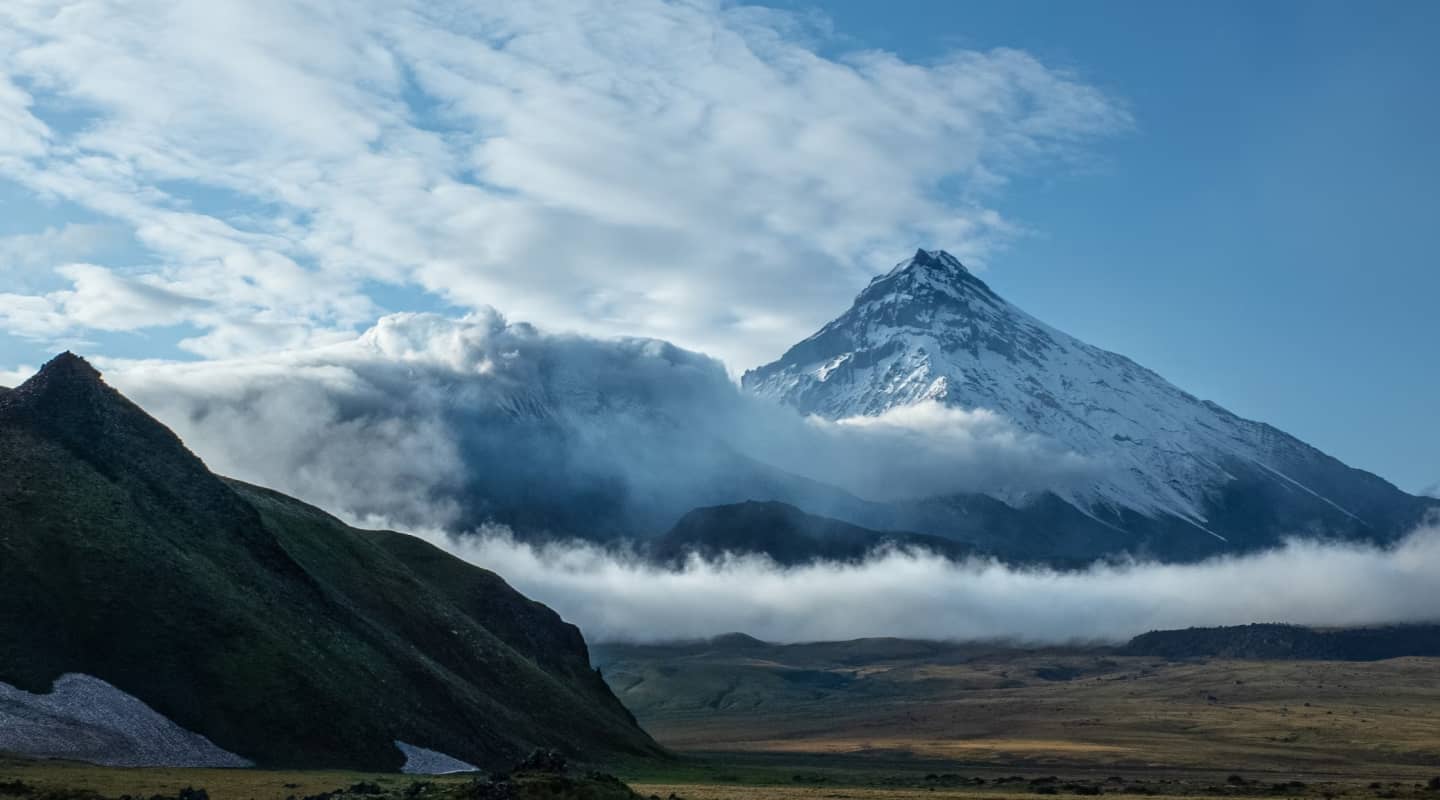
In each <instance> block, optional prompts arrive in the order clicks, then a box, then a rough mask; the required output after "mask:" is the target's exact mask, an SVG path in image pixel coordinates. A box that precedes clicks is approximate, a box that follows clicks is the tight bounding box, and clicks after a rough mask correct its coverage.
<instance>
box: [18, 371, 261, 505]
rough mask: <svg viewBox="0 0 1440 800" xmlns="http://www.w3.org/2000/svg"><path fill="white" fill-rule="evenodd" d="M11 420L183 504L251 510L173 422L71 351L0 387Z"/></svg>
mask: <svg viewBox="0 0 1440 800" xmlns="http://www.w3.org/2000/svg"><path fill="white" fill-rule="evenodd" d="M11 425H13V426H15V427H16V428H17V429H24V430H28V431H30V432H31V433H32V434H34V435H38V436H39V437H40V438H41V439H44V440H48V441H50V442H52V443H54V444H58V445H60V446H62V447H64V448H65V449H66V450H67V451H69V452H70V453H72V454H73V455H75V456H77V457H79V458H80V459H81V460H83V461H85V462H87V463H88V464H90V465H91V466H92V467H94V468H95V469H97V470H98V471H99V472H100V473H101V474H103V475H107V476H110V477H112V478H114V479H117V480H137V481H142V482H145V483H148V484H151V485H153V486H156V487H161V488H160V491H162V492H164V493H167V494H173V495H175V496H177V497H181V498H182V499H180V500H178V501H177V502H178V503H179V504H181V505H187V506H192V507H200V506H204V507H206V508H209V509H212V510H213V509H223V510H225V511H226V512H227V513H249V514H253V512H246V511H244V510H243V509H241V508H240V505H241V504H239V501H238V500H236V499H235V498H234V496H233V494H232V493H231V492H230V491H229V490H228V489H226V488H225V486H224V484H223V483H221V481H220V479H219V478H217V477H216V476H214V475H213V474H211V473H210V471H209V470H208V469H207V468H206V467H205V464H204V463H203V462H202V461H201V460H200V459H199V458H198V457H197V456H196V455H195V454H194V453H192V452H190V450H189V449H188V448H186V447H185V445H184V444H183V443H182V442H181V441H180V439H179V437H177V436H176V435H175V434H174V433H173V432H172V431H171V430H170V429H169V428H167V427H165V425H164V424H163V423H161V422H160V421H159V420H157V419H155V418H154V417H151V416H150V415H149V414H147V413H146V412H145V410H144V409H142V408H140V407H139V406H137V405H135V404H134V403H132V402H131V401H130V400H129V399H127V398H126V397H125V396H124V395H122V394H121V393H120V392H118V391H116V390H115V389H114V388H113V387H111V386H110V385H109V384H107V383H105V381H104V380H103V379H102V378H101V377H100V371H99V370H97V369H95V367H93V366H91V364H90V362H88V361H86V360H85V359H83V358H81V357H80V356H78V355H76V354H74V353H71V352H69V351H66V352H64V353H61V354H60V355H58V356H55V357H54V358H52V359H50V361H49V362H47V363H46V364H45V366H43V367H41V368H40V371H39V372H37V373H35V374H34V375H33V376H31V378H30V379H29V380H27V381H25V382H24V383H22V384H20V385H19V386H17V387H15V388H14V389H12V390H10V391H8V392H4V393H3V394H0V426H11Z"/></svg>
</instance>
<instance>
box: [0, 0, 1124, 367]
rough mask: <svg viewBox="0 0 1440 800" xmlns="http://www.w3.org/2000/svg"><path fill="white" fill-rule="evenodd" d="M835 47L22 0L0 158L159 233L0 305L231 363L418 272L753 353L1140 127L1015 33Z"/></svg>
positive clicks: (597, 3)
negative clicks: (916, 53)
mask: <svg viewBox="0 0 1440 800" xmlns="http://www.w3.org/2000/svg"><path fill="white" fill-rule="evenodd" d="M836 45H837V40H835V39H832V38H831V37H830V35H829V33H828V32H827V30H826V25H825V23H824V20H822V19H817V18H815V17H811V16H800V15H793V14H788V13H784V12H779V11H774V10H769V9H764V8H760V7H752V6H740V5H734V4H731V3H728V2H719V1H718V0H714V1H712V0H671V1H668V2H667V1H665V0H626V2H605V1H604V0H593V1H582V0H566V1H564V2H560V1H559V0H549V1H542V2H501V3H489V2H486V3H481V2H473V0H440V1H439V2H432V1H431V0H425V2H421V0H404V1H402V2H378V1H377V2H362V3H352V2H345V3H341V2H338V1H337V2H307V3H300V2H290V1H287V0H267V1H266V2H251V0H212V1H211V2H205V3H178V4H177V3H168V2H142V3H139V4H136V3H132V2H120V0H86V2H82V3H69V2H67V3H61V2H58V0H55V1H52V0H34V1H33V2H23V3H10V4H6V5H5V6H4V7H3V8H0V75H3V76H4V77H0V178H3V179H8V180H9V181H12V182H14V183H15V184H18V185H19V186H22V187H24V191H26V192H28V193H29V194H30V196H31V197H32V198H34V199H36V200H37V201H38V200H43V201H45V202H51V203H53V204H55V207H56V208H61V209H63V208H71V207H73V208H78V209H83V211H84V212H85V214H87V215H90V216H98V217H100V218H102V219H105V220H109V221H110V224H113V225H114V226H115V227H116V228H117V229H120V230H121V231H122V232H123V234H124V235H125V236H127V237H129V236H133V238H134V240H135V242H136V243H138V246H139V247H140V248H141V249H140V251H139V255H137V256H136V257H135V260H133V261H126V262H125V263H102V264H92V265H75V266H70V264H71V262H72V260H73V259H75V258H76V252H75V250H76V248H75V246H74V245H75V242H74V241H73V240H74V238H75V236H62V235H58V234H48V236H49V239H48V240H47V239H46V237H47V234H46V233H45V231H43V230H36V231H34V232H32V233H29V234H25V235H32V236H33V237H38V238H32V239H31V240H29V242H28V244H29V245H30V246H31V247H32V250H31V251H30V252H32V253H33V252H39V251H36V250H34V249H33V248H38V247H41V246H44V250H43V252H44V253H45V254H46V255H45V256H44V258H43V260H44V261H45V262H46V263H44V265H43V266H42V265H37V264H33V263H32V264H31V265H29V267H28V268H29V269H31V270H34V271H37V273H43V275H41V276H40V277H41V278H43V280H41V279H39V278H37V279H36V280H34V281H29V282H27V283H29V284H32V285H31V286H30V287H29V288H28V290H27V291H25V292H15V293H13V294H12V295H7V296H6V297H5V298H4V303H3V305H0V308H3V311H0V328H3V329H5V330H9V331H10V332H12V333H17V334H20V335H24V336H29V337H34V338H37V339H41V340H45V341H49V340H52V339H53V338H54V337H58V336H62V335H74V334H83V333H84V332H86V331H90V330H134V329H143V328H149V327H153V326H157V325H169V324H175V323H177V322H183V323H185V324H186V325H188V326H191V327H189V328H187V330H188V331H189V332H190V334H189V335H188V336H187V338H185V339H184V341H183V342H182V346H183V347H185V348H187V349H189V350H191V351H193V352H195V353H197V354H201V355H204V356H210V357H227V356H235V355H244V354H250V353H255V352H261V351H266V350H271V349H276V348H283V347H295V346H304V345H312V344H317V343H325V342H329V341H333V340H335V339H337V338H346V337H348V336H349V335H352V334H353V332H354V330H356V329H357V328H358V327H359V326H362V325H365V324H368V323H369V322H370V321H371V320H373V319H374V318H375V317H376V316H377V315H378V314H379V313H380V312H381V311H383V310H387V309H388V310H397V309H396V307H395V306H396V304H402V306H403V305H408V301H407V300H402V299H399V298H401V297H402V295H397V294H395V293H394V292H392V291H390V290H387V289H386V288H385V287H404V288H405V291H406V292H407V293H411V294H405V295H403V297H407V298H408V297H413V292H414V291H415V290H416V289H418V290H419V291H420V292H421V295H422V296H427V295H428V298H427V302H431V303H438V302H448V303H452V304H455V305H457V306H460V307H462V308H471V309H478V308H479V307H481V306H484V305H495V306H498V307H501V308H505V309H507V310H508V311H510V312H512V313H515V314H517V315H518V316H520V317H522V318H525V319H532V320H535V321H537V322H541V323H544V324H546V325H547V326H549V327H552V328H557V329H567V330H581V331H585V332H590V333H597V334H607V335H609V334H616V333H625V334H637V335H645V336H655V337H660V338H664V339H667V340H670V341H675V342H679V343H682V344H685V345H687V346H690V347H697V348H699V349H703V350H704V351H706V352H709V353H714V354H716V355H718V356H720V357H722V358H725V359H726V360H727V361H729V362H730V363H731V364H733V365H737V366H743V365H745V364H751V363H758V362H759V361H761V360H762V359H764V358H766V357H769V356H771V355H773V354H774V353H775V351H776V350H777V349H778V348H780V347H783V346H784V345H785V344H786V343H788V342H790V341H794V340H796V339H798V338H800V336H802V335H803V334H804V333H807V332H808V331H809V330H811V329H812V328H813V327H815V326H816V325H817V324H818V323H820V322H821V321H823V320H824V319H827V318H828V317H829V316H830V315H832V314H833V312H834V311H835V310H836V309H838V308H841V307H843V306H844V304H845V302H846V301H847V300H848V296H849V294H850V291H851V288H850V287H854V286H857V285H861V284H863V282H864V279H865V278H867V277H868V276H869V275H870V274H871V273H872V272H874V271H876V270H877V269H878V268H879V266H881V265H884V264H887V263H889V262H890V261H893V260H894V259H895V258H897V257H899V255H901V254H903V253H906V252H909V251H910V250H911V249H913V248H914V247H915V245H916V244H917V243H928V244H933V245H936V246H939V245H944V246H947V247H950V248H952V249H954V250H955V251H956V252H958V253H960V254H962V255H964V256H965V257H967V258H972V259H981V260H983V259H984V257H985V256H986V255H987V254H989V253H991V252H992V251H993V250H994V248H995V247H996V246H998V245H1000V244H1003V243H1004V242H1005V241H1006V240H1007V239H1009V238H1010V237H1012V236H1013V235H1014V234H1015V233H1016V231H1017V230H1018V226H1017V225H1016V224H1015V223H1013V222H1011V221H1009V220H1007V219H1005V218H1004V217H1003V216H1002V215H1001V214H1000V213H999V212H998V211H997V210H996V209H995V207H994V198H995V195H994V191H995V190H996V189H997V188H999V187H1001V186H1003V184H1004V183H1005V181H1006V180H1007V178H1009V177H1010V176H1013V175H1016V174H1019V173H1022V172H1025V171H1027V170H1030V169H1033V168H1035V167H1036V166H1037V165H1040V164H1046V165H1054V164H1056V163H1057V162H1063V161H1067V160H1070V159H1073V158H1077V157H1083V153H1084V150H1083V148H1084V146H1085V144H1086V143H1087V142H1090V141H1093V140H1094V139H1096V138H1097V137H1102V136H1106V135H1109V134H1112V133H1114V132H1116V131H1119V130H1123V129H1125V128H1126V127H1127V126H1128V124H1129V121H1128V117H1127V114H1126V112H1125V110H1124V109H1123V108H1122V107H1121V106H1120V105H1119V104H1117V103H1116V102H1115V101H1114V100H1112V99H1111V98H1109V97H1107V96H1106V95H1104V94H1103V93H1101V92H1100V91H1098V90H1097V89H1095V88H1094V87H1091V86H1089V85H1087V84H1085V83H1084V82H1083V81H1081V80H1080V79H1078V78H1076V77H1075V76H1073V75H1070V74H1067V73H1066V72H1064V71H1061V70H1057V69H1054V68H1052V67H1049V66H1047V65H1045V64H1042V63H1041V62H1039V61H1037V60H1036V59H1035V58H1033V57H1031V56H1030V55H1027V54H1025V53H1023V52H1018V51H1014V50H991V51H983V52H981V51H966V50H956V51H953V52H950V53H948V54H947V55H945V56H944V57H943V58H940V59H939V60H937V61H936V62H934V63H927V64H917V63H910V62H906V61H904V60H902V59H901V58H899V57H897V56H895V55H893V54H890V53H886V52H879V51H864V50H859V51H849V52H843V53H840V54H838V55H830V54H829V52H830V50H832V49H833V48H834V47H835V46H836ZM34 205H35V207H36V208H39V207H40V204H39V203H36V204H34ZM56 213H57V214H59V215H60V216H62V217H63V216H64V213H65V212H63V211H57V212H56ZM65 222H66V220H64V219H60V220H58V221H56V222H55V223H54V224H52V225H51V226H50V227H52V228H54V229H55V230H58V231H64V230H65V228H64V223H65ZM5 249H6V248H5V247H4V246H3V245H0V254H3V252H4V251H5ZM30 258H31V259H32V261H33V260H34V259H36V258H41V257H40V256H31V257H30ZM57 268H58V269H57ZM107 272H108V273H109V274H108V275H106V274H104V273H107ZM105 287H113V288H115V289H118V291H100V290H99V289H102V288H105ZM162 308H163V313H159V314H156V313H154V312H155V311H157V310H158V309H162ZM182 335H183V334H182Z"/></svg>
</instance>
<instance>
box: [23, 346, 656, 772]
mask: <svg viewBox="0 0 1440 800" xmlns="http://www.w3.org/2000/svg"><path fill="white" fill-rule="evenodd" d="M0 641H3V642H5V644H6V646H5V647H4V648H3V649H0V682H5V683H9V684H12V685H14V686H17V687H19V688H21V689H24V690H26V691H30V692H45V691H47V690H48V689H49V687H50V686H51V684H52V683H53V682H54V680H55V679H56V678H58V677H59V676H60V675H61V674H64V673H67V672H78V673H83V674H87V675H93V676H95V677H98V678H100V679H102V680H104V681H107V682H109V683H110V684H112V685H114V686H116V687H118V688H120V689H121V690H123V691H125V692H127V693H129V694H131V695H134V696H135V697H137V698H139V699H140V700H141V701H143V702H145V703H146V704H147V705H149V706H150V707H152V708H154V709H155V710H156V711H157V712H159V713H161V714H163V715H164V716H166V717H167V718H169V719H171V720H174V721H175V722H176V723H178V724H179V725H181V726H183V727H185V728H186V729H188V730H191V731H194V732H197V733H200V734H202V735H204V736H206V737H208V738H209V739H210V740H211V741H213V742H214V743H215V744H216V745H218V746H220V747H222V748H224V749H226V750H229V751H231V752H233V753H236V754H238V755H241V756H243V757H246V758H249V759H252V760H254V761H256V762H258V763H260V764H262V765H266V766H294V767H350V768H362V769H395V768H398V767H399V766H400V764H401V761H402V760H403V759H402V757H401V754H400V752H399V751H398V750H397V749H396V748H395V747H394V745H393V741H395V740H400V741H405V742H408V743H410V744H413V745H416V746H419V747H425V748H429V749H433V750H438V751H440V752H444V753H447V754H449V755H452V756H454V757H457V758H460V759H463V760H465V761H469V762H471V763H474V764H477V765H480V766H504V765H508V764H509V763H513V762H514V761H515V760H517V759H518V758H519V757H520V756H522V755H523V754H524V753H526V752H529V751H530V750H532V749H534V748H536V747H549V748H555V749H557V750H560V751H561V752H564V753H565V754H567V755H569V756H571V757H572V758H575V759H579V760H582V761H597V760H604V759H609V758H614V757H618V756H622V755H625V756H650V755H657V754H659V753H660V750H659V748H658V747H657V746H656V745H655V744H654V743H653V742H652V741H651V740H650V738H649V737H648V736H647V735H646V734H645V733H644V732H643V731H641V730H640V729H639V727H638V726H637V725H636V724H635V722H634V719H633V717H631V716H630V714H629V712H628V711H626V710H625V709H624V708H623V707H622V706H621V705H620V703H619V701H618V700H616V699H615V697H614V695H613V694H611V692H610V691H609V689H608V688H607V687H606V686H605V684H604V682H603V681H602V680H601V679H600V677H599V676H598V675H597V674H596V673H595V672H594V671H593V670H592V669H591V668H590V663H589V654H588V651H587V648H586V645H585V642H584V640H583V639H582V637H581V635H580V632H579V631H578V630H577V629H576V628H575V627H574V626H571V625H568V624H566V623H565V622H563V621H562V620H561V619H560V618H559V617H558V616H557V615H556V614H555V613H554V612H553V611H551V610H550V609H548V608H546V607H545V606H543V605H541V604H539V603H536V602H534V601H531V600H529V599H527V598H525V597H523V596H522V595H520V594H519V593H518V592H516V591H515V590H514V589H512V588H510V587H509V586H508V585H507V584H506V583H505V582H504V581H503V580H502V579H501V578H500V577H499V576H497V575H495V574H493V573H491V572H488V571H486V570H483V569H479V568H476V567H473V566H471V565H469V564H466V563H464V562H462V561H459V560H458V559H455V558H453V557H451V556H449V555H447V554H445V553H444V552H442V551H440V550H438V549H436V548H435V547H433V546H431V545H429V544H427V543H425V542H423V541H421V540H419V539H416V538H414V537H410V536H406V535H404V534H399V533H393V532H387V531H360V530H356V529H353V528H350V527H348V526H346V525H344V524H343V523H341V522H340V521H339V520H337V519H335V518H333V517H331V516H329V515H327V514H325V513H324V512H322V511H320V510H319V509H316V508H313V507H311V506H307V505H305V504H303V503H301V502H299V501H297V500H294V499H292V498H289V497H286V496H284V495H281V494H279V493H276V492H272V491H269V490H265V489H261V488H259V487H254V486H249V485H246V484H242V483H239V482H235V481H229V480H226V479H223V478H220V477H218V476H216V475H214V474H213V473H211V472H210V471H209V470H208V469H206V468H205V465H204V464H203V463H202V462H201V461H200V460H199V459H198V458H196V457H195V456H194V455H193V454H192V453H191V452H190V451H189V450H187V449H186V448H185V446H184V444H183V443H181V442H180V440H179V439H178V438H177V437H175V435H174V434H173V433H171V432H170V431H169V430H168V429H166V428H165V427H164V426H163V425H161V424H160V423H158V422H156V421H155V420H154V419H152V418H150V417H149V416H148V415H146V414H145V413H144V412H143V411H142V410H140V409H139V407H137V406H135V405H134V404H133V403H131V402H129V401H128V400H126V399H125V398H124V397H122V396H121V395H120V394H119V393H118V392H116V391H115V390H114V389H112V388H111V387H109V386H107V385H106V384H105V383H104V382H103V380H101V378H100V375H99V373H98V372H96V371H95V370H94V369H93V368H92V367H91V366H90V365H89V364H88V363H86V362H85V361H84V360H83V359H80V358H79V357H76V356H74V355H72V354H68V353H67V354H64V355H61V356H59V357H57V358H56V359H54V360H53V361H51V362H50V363H49V364H47V365H46V366H45V367H44V368H43V369H42V370H41V371H40V373H39V374H37V375H36V376H35V377H34V378H32V379H31V380H29V381H27V382H25V383H24V384H23V385H21V386H20V387H17V388H16V389H14V390H13V391H10V392H6V393H4V394H3V395H0Z"/></svg>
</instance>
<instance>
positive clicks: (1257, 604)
mask: <svg viewBox="0 0 1440 800" xmlns="http://www.w3.org/2000/svg"><path fill="white" fill-rule="evenodd" d="M428 538H430V539H431V540H432V541H433V542H434V543H436V544H438V545H440V546H442V547H445V548H447V549H449V550H450V551H451V552H454V553H455V554H457V555H459V556H460V557H462V558H465V559H467V560H469V561H471V562H473V563H475V564H478V565H481V566H484V567H486V568H488V569H492V570H495V571H497V572H499V573H500V574H501V575H503V576H505V578H506V579H507V580H509V581H510V582H511V583H513V584H514V585H515V586H516V588H518V589H520V590H521V591H522V592H525V593H527V594H529V595H531V596H532V597H535V598H537V599H539V600H541V601H543V602H545V603H547V604H549V605H550V606H551V607H553V608H554V609H556V610H557V611H558V612H560V614H561V615H562V616H563V617H565V618H566V619H567V620H569V621H571V622H574V623H576V624H577V625H579V626H580V629H581V630H583V631H584V632H585V635H586V636H587V637H589V638H590V639H591V640H592V641H639V642H644V641H662V640H668V639H689V638H699V637H708V636H714V635H718V634H721V633H728V632H731V631H743V632H745V633H749V634H751V635H753V636H758V637H759V638H761V639H765V640H768V641H777V642H796V641H826V640H837V639H853V638H861V637H867V636H899V637H911V638H928V639H1011V640H1018V641H1024V642H1032V643H1064V642H1072V641H1123V640H1126V639H1128V638H1130V637H1131V636H1134V635H1136V634H1139V633H1144V632H1145V631H1148V630H1156V629H1167V628H1184V627H1189V626H1207V625H1235V624H1245V623H1250V622H1290V623H1296V624H1304V625H1365V624H1379V623H1397V622H1414V621H1426V620H1434V619H1436V617H1437V609H1440V582H1436V581H1435V579H1434V576H1435V575H1436V574H1437V570H1440V527H1433V526H1432V527H1427V528H1424V529H1421V530H1419V531H1417V532H1415V533H1414V534H1412V535H1411V536H1409V537H1407V538H1406V539H1405V540H1403V541H1402V542H1400V543H1399V544H1398V545H1396V546H1395V547H1393V548H1390V549H1378V548H1373V547H1366V546H1359V545H1343V544H1325V543H1320V542H1316V541H1300V540H1295V541H1290V542H1287V543H1286V544H1285V545H1284V546H1283V547H1281V548H1279V549H1276V550H1272V551H1269V552H1265V553H1257V554H1252V555H1248V556H1240V557H1226V558H1219V559H1215V560H1212V561H1207V562H1203V563H1199V564H1184V565H1165V564H1155V563H1131V564H1124V565H1096V566H1094V567H1092V568H1090V569H1088V570H1085V571H1079V572H1057V571H1054V570H1048V569H1033V570H1032V569H1015V568H1011V567H1007V566H1004V565H1001V564H998V563H995V562H991V561H971V562H968V563H963V564H957V563H954V562H951V561H948V560H945V559H943V558H940V557H937V556H934V555H931V554H928V553H924V552H914V551H910V552H907V551H900V550H891V551H889V552H884V553H878V554H876V555H875V557H873V558H871V559H870V560H868V561H865V562H863V563H860V564H852V565H836V564H828V565H813V566H804V567H794V568H781V567H779V566H777V565H775V564H774V563H773V562H770V561H768V560H766V559H763V558H755V557H746V558H734V559H731V560H729V561H725V562H719V563H706V562H702V561H699V560H694V561H692V562H691V563H689V564H688V565H687V566H686V568H685V569H683V570H680V571H675V572H671V571H665V570H660V569H657V568H655V567H653V566H649V565H645V564H643V563H640V562H639V561H635V560H627V559H625V558H620V557H616V556H614V555H613V554H610V553H606V552H604V551H602V550H600V549H598V548H595V547H593V546H590V545H581V544H572V545H556V544H551V545H544V546H536V545H531V544H525V543H520V542H517V541H515V540H514V539H513V538H512V537H510V536H509V535H507V533H506V532H505V531H503V530H491V531H488V532H487V533H486V534H485V535H483V536H481V537H478V538H467V539H452V538H449V537H445V536H442V535H433V534H432V535H431V536H429V537H428Z"/></svg>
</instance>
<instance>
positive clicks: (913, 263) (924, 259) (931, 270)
mask: <svg viewBox="0 0 1440 800" xmlns="http://www.w3.org/2000/svg"><path fill="white" fill-rule="evenodd" d="M913 274H928V275H938V276H941V277H942V280H943V279H944V278H946V277H949V276H956V277H959V276H963V277H966V278H971V279H972V280H973V279H974V276H972V275H971V274H970V270H969V269H967V268H966V267H965V265H964V264H962V263H960V259H958V258H956V257H955V256H952V255H950V254H949V253H948V252H946V251H944V250H926V249H925V248H923V247H922V248H919V249H917V250H916V251H915V255H913V256H910V257H909V258H907V259H905V260H904V261H901V262H900V263H899V264H896V265H895V266H894V267H892V268H891V269H890V271H889V272H887V273H885V274H884V275H878V276H876V277H875V279H874V280H872V281H870V285H871V286H874V285H875V284H877V283H881V282H883V281H887V280H889V279H890V278H893V277H895V276H897V275H913Z"/></svg>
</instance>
